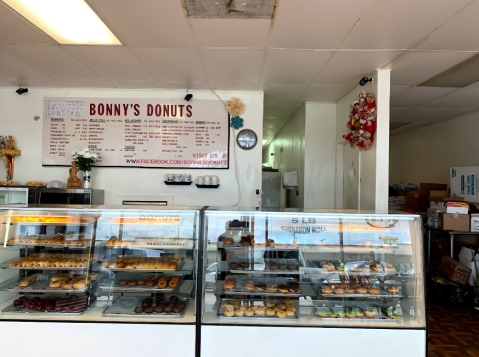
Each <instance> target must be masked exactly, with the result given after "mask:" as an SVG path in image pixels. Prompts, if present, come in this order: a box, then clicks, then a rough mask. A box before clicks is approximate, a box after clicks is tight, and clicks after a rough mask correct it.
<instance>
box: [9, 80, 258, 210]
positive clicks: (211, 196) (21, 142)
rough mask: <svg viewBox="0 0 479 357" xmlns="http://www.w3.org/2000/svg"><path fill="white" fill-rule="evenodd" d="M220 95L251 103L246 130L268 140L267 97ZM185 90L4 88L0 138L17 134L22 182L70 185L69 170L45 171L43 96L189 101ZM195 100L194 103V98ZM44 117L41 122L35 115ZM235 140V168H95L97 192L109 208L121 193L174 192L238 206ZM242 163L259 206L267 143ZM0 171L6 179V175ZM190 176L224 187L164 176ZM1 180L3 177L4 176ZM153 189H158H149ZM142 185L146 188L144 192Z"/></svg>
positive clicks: (179, 198)
mask: <svg viewBox="0 0 479 357" xmlns="http://www.w3.org/2000/svg"><path fill="white" fill-rule="evenodd" d="M193 94H194V98H198V99H211V100H212V105H221V106H223V103H221V102H220V101H219V100H218V99H217V97H216V96H215V95H214V94H213V93H212V92H208V91H194V92H193ZM218 94H219V95H220V97H221V98H222V99H223V101H227V100H229V99H230V98H231V97H233V96H236V97H239V98H241V100H242V101H243V102H244V103H245V104H246V110H245V113H244V114H243V115H242V117H243V118H244V120H245V128H249V129H253V130H254V131H255V132H256V134H257V135H258V138H259V140H261V138H262V137H263V93H262V92H224V91H219V92H218ZM184 96H185V91H171V90H110V89H46V88H30V91H29V92H28V93H27V94H24V95H21V96H19V95H17V94H16V93H15V89H13V88H5V89H0V135H12V136H13V137H14V139H15V142H16V146H17V148H18V149H20V150H21V151H22V156H21V157H19V158H18V159H16V160H15V171H14V179H15V181H17V182H19V183H25V182H26V181H31V180H41V181H50V180H55V179H58V180H61V181H63V182H66V180H67V178H68V168H66V167H42V165H41V140H42V120H43V97H99V98H183V97H184ZM193 100H194V99H193ZM36 115H39V116H40V117H41V118H42V119H41V120H39V121H35V120H34V119H33V117H34V116H36ZM233 145H235V146H236V144H235V137H233V135H232V136H231V144H230V169H229V170H165V169H141V168H134V169H133V168H101V167H98V168H94V169H93V171H92V182H93V185H92V187H93V188H101V189H104V190H105V204H115V202H116V195H117V194H135V195H137V194H141V195H145V197H148V196H149V195H155V194H156V195H159V194H172V195H174V204H175V205H188V206H195V205H199V206H204V205H212V206H214V205H219V206H230V205H235V204H236V203H238V199H239V195H238V193H239V192H238V184H237V181H236V178H235V155H234V151H233ZM236 155H237V159H238V172H237V175H238V181H239V186H240V189H241V199H240V200H239V205H241V206H253V207H254V206H256V202H257V200H256V193H255V190H256V189H257V188H261V144H259V145H257V146H256V147H255V148H254V149H253V150H250V151H243V150H241V149H239V148H238V147H236ZM3 170H4V169H3V168H0V177H3V175H4V171H3ZM175 172H178V173H187V172H191V173H192V174H193V176H200V175H213V174H214V175H217V176H219V178H220V181H221V182H220V183H221V185H220V188H219V189H216V190H200V189H198V188H196V186H195V185H191V186H179V187H172V186H166V185H164V184H163V183H162V182H163V181H164V179H163V178H164V175H165V174H167V173H175ZM0 180H1V178H0ZM146 186H150V187H153V188H145V187H146ZM142 187H143V188H144V189H142Z"/></svg>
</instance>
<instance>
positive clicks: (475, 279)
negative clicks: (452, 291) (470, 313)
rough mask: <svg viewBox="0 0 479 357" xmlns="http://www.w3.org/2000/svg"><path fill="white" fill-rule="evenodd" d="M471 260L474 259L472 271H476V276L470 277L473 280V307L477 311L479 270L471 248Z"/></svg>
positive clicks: (478, 308)
mask: <svg viewBox="0 0 479 357" xmlns="http://www.w3.org/2000/svg"><path fill="white" fill-rule="evenodd" d="M471 254H472V260H473V261H474V271H475V272H476V277H475V278H474V277H473V278H472V280H473V281H474V285H473V288H474V309H475V310H476V311H479V280H478V278H479V272H478V268H477V261H476V254H474V250H473V249H472V248H471Z"/></svg>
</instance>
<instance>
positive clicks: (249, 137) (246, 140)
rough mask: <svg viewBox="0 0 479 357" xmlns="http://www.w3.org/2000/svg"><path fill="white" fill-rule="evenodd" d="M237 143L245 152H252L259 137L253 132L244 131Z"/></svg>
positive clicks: (239, 134) (238, 137)
mask: <svg viewBox="0 0 479 357" xmlns="http://www.w3.org/2000/svg"><path fill="white" fill-rule="evenodd" d="M236 142H237V143H238V146H239V147H240V148H242V149H243V150H251V149H252V148H254V147H255V146H256V144H257V143H258V137H257V136H256V133H255V132H254V131H253V130H250V129H243V130H241V131H240V132H239V133H238V136H237V137H236Z"/></svg>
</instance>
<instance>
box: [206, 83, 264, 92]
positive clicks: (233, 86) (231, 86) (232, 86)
mask: <svg viewBox="0 0 479 357" xmlns="http://www.w3.org/2000/svg"><path fill="white" fill-rule="evenodd" d="M211 86H212V88H213V89H218V90H246V91H252V90H254V91H256V90H258V86H259V85H258V84H254V83H246V84H242V83H212V84H211Z"/></svg>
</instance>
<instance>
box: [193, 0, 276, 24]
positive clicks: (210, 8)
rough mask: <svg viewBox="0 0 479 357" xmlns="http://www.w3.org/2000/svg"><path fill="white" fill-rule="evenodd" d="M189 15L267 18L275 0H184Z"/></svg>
mask: <svg viewBox="0 0 479 357" xmlns="http://www.w3.org/2000/svg"><path fill="white" fill-rule="evenodd" d="M184 2H185V5H186V11H187V12H188V16H190V17H199V18H220V19H224V18H240V19H255V18H259V19H267V18H271V17H273V12H274V5H275V3H276V0H184Z"/></svg>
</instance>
